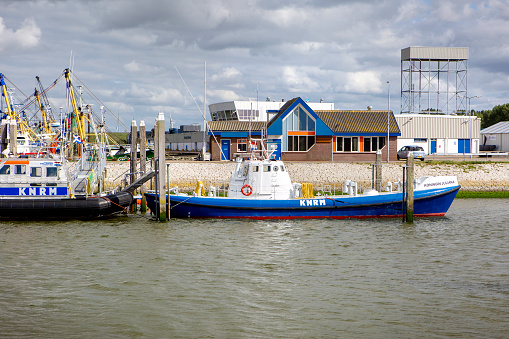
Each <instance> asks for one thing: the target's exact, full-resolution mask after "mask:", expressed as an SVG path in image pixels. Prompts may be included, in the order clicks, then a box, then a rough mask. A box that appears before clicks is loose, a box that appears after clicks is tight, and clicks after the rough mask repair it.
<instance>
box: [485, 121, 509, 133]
mask: <svg viewBox="0 0 509 339" xmlns="http://www.w3.org/2000/svg"><path fill="white" fill-rule="evenodd" d="M481 133H482V134H492V133H509V121H500V122H497V123H496V124H495V125H491V126H489V127H486V128H484V129H482V130H481Z"/></svg>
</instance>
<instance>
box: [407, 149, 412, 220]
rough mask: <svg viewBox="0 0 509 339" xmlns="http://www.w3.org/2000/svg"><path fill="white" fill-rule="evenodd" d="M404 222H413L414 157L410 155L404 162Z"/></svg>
mask: <svg viewBox="0 0 509 339" xmlns="http://www.w3.org/2000/svg"><path fill="white" fill-rule="evenodd" d="M406 171H407V175H406V177H407V178H406V191H407V194H406V222H408V223H413V222H414V157H413V156H412V155H410V156H409V157H408V158H407V160H406Z"/></svg>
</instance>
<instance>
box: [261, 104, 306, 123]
mask: <svg viewBox="0 0 509 339" xmlns="http://www.w3.org/2000/svg"><path fill="white" fill-rule="evenodd" d="M297 99H299V97H297V98H293V99H291V100H288V101H287V102H286V103H285V104H284V105H283V106H282V107H281V108H280V109H279V113H278V114H276V115H275V116H273V117H272V119H270V122H269V125H268V126H270V125H272V123H273V122H274V121H276V120H277V119H279V117H280V116H281V114H283V113H284V112H285V111H286V110H287V109H288V107H290V106H291V105H293V103H294V102H295V101H297ZM268 126H267V127H268Z"/></svg>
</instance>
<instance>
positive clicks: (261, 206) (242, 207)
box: [145, 143, 460, 219]
mask: <svg viewBox="0 0 509 339" xmlns="http://www.w3.org/2000/svg"><path fill="white" fill-rule="evenodd" d="M262 145H263V143H262ZM261 152H262V154H261V155H257V154H252V155H251V157H250V158H248V159H245V160H242V159H240V160H239V161H238V162H237V166H236V168H235V171H234V172H233V175H232V177H231V179H230V181H229V185H228V192H227V196H218V195H217V192H216V189H215V188H214V187H211V188H210V189H209V193H208V195H205V196H204V194H203V186H202V185H199V186H198V187H197V190H196V191H195V192H194V194H193V195H191V196H190V195H188V194H185V193H179V191H178V187H173V188H172V189H171V190H172V191H173V192H174V194H169V195H168V196H167V201H169V203H170V208H171V210H170V215H171V217H176V218H250V219H297V218H333V219H347V218H390V217H401V216H402V215H403V213H404V212H405V207H404V203H403V202H404V200H405V196H404V192H403V191H402V189H397V190H395V191H392V189H391V190H390V191H388V192H378V191H375V190H368V191H366V192H365V193H363V194H359V193H358V188H357V183H355V182H353V181H348V182H345V185H344V187H343V192H344V193H346V194H342V195H327V196H325V195H322V196H315V195H314V193H313V189H312V186H311V184H309V183H303V184H300V183H292V181H291V179H290V176H289V174H288V171H287V170H286V167H285V165H284V163H283V162H282V161H280V160H273V159H271V156H270V155H271V154H270V152H267V151H266V150H265V149H262V150H261ZM311 166H312V165H311ZM400 186H401V187H402V185H400ZM459 189H460V185H459V184H458V180H457V178H456V177H454V176H436V177H422V178H419V179H417V180H415V182H414V216H416V217H426V216H444V215H445V214H446V212H447V211H448V209H449V207H450V206H451V204H452V202H453V200H454V198H455V196H456V194H457V192H458V190H459ZM145 196H146V198H147V205H148V206H149V207H150V210H151V211H152V212H153V213H155V212H156V211H157V207H158V206H157V199H158V195H157V194H156V193H146V194H145Z"/></svg>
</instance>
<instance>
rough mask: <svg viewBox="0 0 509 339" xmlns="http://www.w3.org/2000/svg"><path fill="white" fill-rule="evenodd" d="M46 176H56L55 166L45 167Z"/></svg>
mask: <svg viewBox="0 0 509 339" xmlns="http://www.w3.org/2000/svg"><path fill="white" fill-rule="evenodd" d="M46 176H47V177H56V176H57V168H56V167H46Z"/></svg>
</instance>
